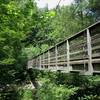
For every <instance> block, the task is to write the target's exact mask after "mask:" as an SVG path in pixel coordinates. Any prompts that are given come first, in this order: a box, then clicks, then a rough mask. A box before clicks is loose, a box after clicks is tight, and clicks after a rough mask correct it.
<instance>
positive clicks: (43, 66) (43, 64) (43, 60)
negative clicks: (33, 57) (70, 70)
mask: <svg viewBox="0 0 100 100" xmlns="http://www.w3.org/2000/svg"><path fill="white" fill-rule="evenodd" d="M44 63H45V62H44V53H43V69H44V67H45V66H44Z"/></svg>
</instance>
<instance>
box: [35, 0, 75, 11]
mask: <svg viewBox="0 0 100 100" xmlns="http://www.w3.org/2000/svg"><path fill="white" fill-rule="evenodd" d="M73 1H74V0H61V2H60V6H62V5H70V4H71V3H72V2H73ZM36 2H37V6H38V7H39V8H44V7H45V6H46V5H47V4H48V8H49V9H52V8H55V7H56V6H57V4H58V2H59V0H36Z"/></svg>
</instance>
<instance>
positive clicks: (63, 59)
mask: <svg viewBox="0 0 100 100" xmlns="http://www.w3.org/2000/svg"><path fill="white" fill-rule="evenodd" d="M28 68H35V69H39V70H50V71H57V70H61V71H62V72H66V73H69V72H78V73H80V74H84V75H92V74H93V73H100V21H99V22H96V23H95V24H93V25H91V26H89V27H87V28H86V29H84V30H82V31H81V32H78V33H76V34H75V35H73V36H71V37H69V38H67V39H65V40H64V41H62V42H60V43H58V44H56V45H55V46H53V47H51V48H50V49H48V50H47V51H45V52H43V53H41V54H40V55H38V56H36V57H34V58H33V59H31V60H29V61H28Z"/></svg>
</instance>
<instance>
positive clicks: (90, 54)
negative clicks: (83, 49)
mask: <svg viewBox="0 0 100 100" xmlns="http://www.w3.org/2000/svg"><path fill="white" fill-rule="evenodd" d="M87 52H88V72H89V73H88V74H90V75H91V74H92V73H93V66H92V47H91V36H90V32H89V29H87Z"/></svg>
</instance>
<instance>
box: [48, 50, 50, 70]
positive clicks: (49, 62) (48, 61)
mask: <svg viewBox="0 0 100 100" xmlns="http://www.w3.org/2000/svg"><path fill="white" fill-rule="evenodd" d="M49 68H50V51H49V50H48V69H49Z"/></svg>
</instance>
